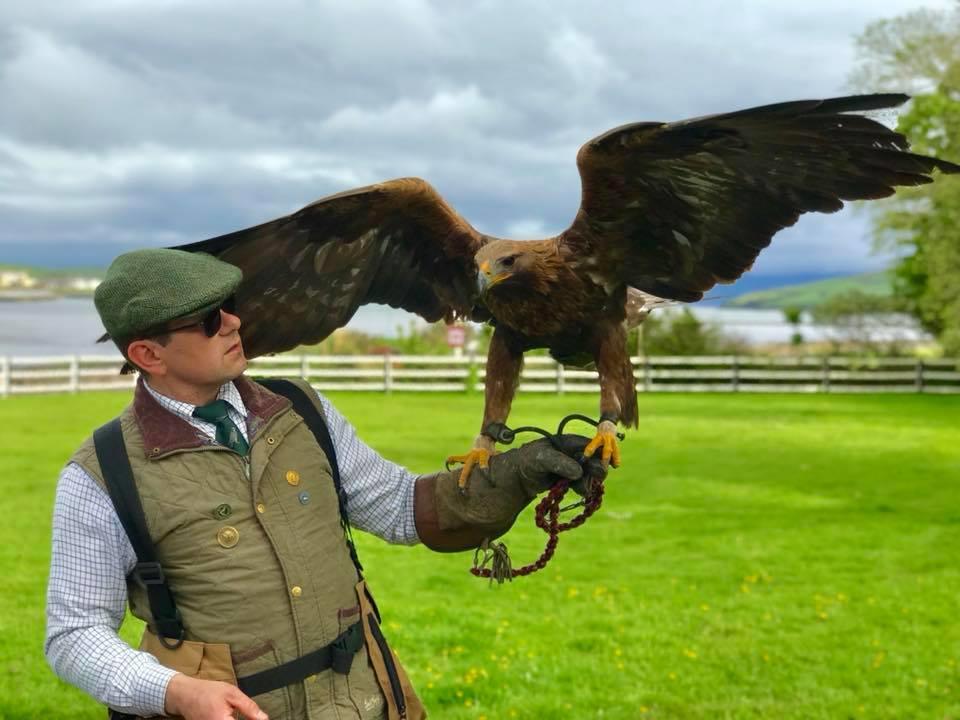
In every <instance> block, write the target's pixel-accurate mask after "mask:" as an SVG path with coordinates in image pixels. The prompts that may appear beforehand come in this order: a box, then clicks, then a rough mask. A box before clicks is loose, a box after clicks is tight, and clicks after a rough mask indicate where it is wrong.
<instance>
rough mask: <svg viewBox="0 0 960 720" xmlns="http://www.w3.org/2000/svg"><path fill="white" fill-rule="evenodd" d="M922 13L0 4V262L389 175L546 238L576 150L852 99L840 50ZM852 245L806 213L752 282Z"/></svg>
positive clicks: (859, 246) (242, 220) (861, 257)
mask: <svg viewBox="0 0 960 720" xmlns="http://www.w3.org/2000/svg"><path fill="white" fill-rule="evenodd" d="M927 4H928V5H931V4H932V5H934V6H946V5H947V4H948V3H947V1H946V0H943V2H937V3H927ZM914 5H915V3H914V2H912V1H911V0H884V1H874V0H857V1H856V2H848V3H837V2H834V1H832V0H829V1H828V0H819V1H817V2H813V1H811V2H806V3H794V4H786V3H765V2H761V1H760V0H757V1H755V2H743V3H739V4H735V5H733V6H731V5H725V6H720V5H718V4H716V3H713V2H708V1H707V0H696V1H691V2H676V3H672V4H656V5H654V4H650V3H614V2H609V3H600V4H597V3H594V4H590V5H588V4H586V3H577V2H573V1H572V0H567V1H566V2H550V3H547V2H543V1H538V2H530V3H507V2H484V3H445V2H426V1H420V2H415V1H410V0H407V1H403V2H392V3H380V2H376V3H375V2H351V3H342V2H333V1H332V0H330V1H328V2H317V3H306V2H298V1H295V0H287V1H285V2H275V3H271V5H270V6H269V11H267V10H265V7H266V6H264V5H263V4H262V3H259V2H256V3H255V2H225V1H223V0H208V1H207V2H178V1H173V0H165V1H164V2H152V3H147V2H119V1H116V0H95V1H94V0H78V1H77V2H73V3H70V4H69V5H63V4H62V3H56V4H54V3H52V2H46V1H41V2H33V3H29V4H28V3H26V2H22V3H14V4H11V3H7V4H5V5H4V8H3V9H2V10H0V27H4V28H7V29H6V30H5V31H2V32H0V97H2V98H3V99H4V112H3V113H0V212H2V214H3V216H4V223H3V226H2V227H0V252H2V243H4V242H13V241H21V242H22V241H25V240H26V241H36V242H54V241H70V242H77V243H83V242H93V241H94V240H96V241H103V240H112V241H114V242H116V244H117V247H118V250H119V249H120V248H122V247H129V246H133V245H142V244H171V242H183V241H187V240H192V239H199V238H202V237H206V236H209V235H214V234H219V233H221V232H226V231H229V230H232V229H236V228H239V227H243V226H245V225H249V224H252V223H256V222H260V221H263V220H266V219H268V218H271V217H275V216H277V215H279V214H282V213H286V212H290V211H292V210H294V209H296V208H298V207H300V206H302V205H303V204H305V203H307V202H309V201H311V200H314V199H316V198H318V197H321V196H323V195H326V194H329V193H332V192H336V191H339V190H342V189H346V188H348V187H352V186H356V185H361V184H366V183H369V182H374V181H377V180H380V179H385V178H388V177H397V176H402V175H420V176H422V177H425V178H427V179H428V180H429V181H430V182H432V183H433V184H434V185H436V186H437V188H438V189H439V190H440V191H441V193H443V194H444V196H445V197H447V198H448V200H449V201H450V202H451V203H453V204H454V205H455V206H456V207H457V208H458V210H460V212H461V213H462V214H463V215H464V216H465V217H467V218H468V219H469V220H470V221H471V222H472V223H473V224H474V225H476V226H477V227H478V228H480V229H481V230H483V231H486V232H490V233H494V234H501V235H509V234H510V232H511V231H518V230H519V231H521V232H523V233H525V234H529V233H534V232H537V231H538V230H541V229H542V230H544V231H547V232H555V231H557V230H559V229H562V228H563V227H566V225H567V224H568V223H569V221H570V220H571V218H572V217H573V215H574V213H575V212H576V208H577V204H578V201H579V179H578V176H577V172H576V167H575V163H574V159H575V154H576V151H577V148H578V147H579V146H580V145H581V144H582V143H583V142H585V141H586V140H587V139H589V138H590V137H593V136H595V135H597V134H599V133H601V132H603V131H605V130H607V129H609V128H610V127H613V126H616V125H619V124H622V123H626V122H631V121H636V120H650V119H658V120H671V119H679V118H682V117H687V116H691V115H700V114H706V113H712V112H722V111H726V110H732V109H736V108H739V107H746V106H749V105H752V104H757V103H764V102H775V101H778V100H785V99H793V98H797V97H810V96H823V95H829V94H833V93H838V92H842V91H843V90H844V83H845V80H846V76H847V73H848V71H849V69H850V67H851V63H852V60H853V43H852V35H853V34H854V33H857V32H859V31H860V30H862V29H863V27H864V26H865V25H866V24H867V23H868V22H869V21H871V20H874V19H878V18H880V17H886V16H892V15H895V14H899V13H901V12H903V11H905V10H907V9H911V8H912V7H913V6H914ZM866 232H867V222H866V220H865V219H864V218H863V217H860V216H856V217H854V216H850V217H849V218H848V213H847V211H844V212H843V213H840V214H838V215H836V216H832V217H829V218H824V219H817V220H816V221H812V219H811V218H804V219H802V220H801V222H800V224H799V225H798V226H797V228H795V229H792V230H791V231H788V233H784V234H783V237H778V238H777V240H776V241H775V243H774V246H773V247H772V248H770V249H769V250H768V251H766V252H765V253H764V255H762V256H761V261H760V262H759V263H758V268H757V271H758V272H767V271H770V272H772V271H774V270H777V269H780V268H789V269H795V268H797V267H798V266H800V265H803V267H804V269H815V268H820V267H822V268H827V269H834V268H839V267H842V269H844V270H856V269H858V268H860V267H867V266H870V265H871V264H872V263H876V262H878V260H877V259H875V258H870V257H869V242H868V241H865V240H864V237H865V234H866ZM171 239H172V240H171Z"/></svg>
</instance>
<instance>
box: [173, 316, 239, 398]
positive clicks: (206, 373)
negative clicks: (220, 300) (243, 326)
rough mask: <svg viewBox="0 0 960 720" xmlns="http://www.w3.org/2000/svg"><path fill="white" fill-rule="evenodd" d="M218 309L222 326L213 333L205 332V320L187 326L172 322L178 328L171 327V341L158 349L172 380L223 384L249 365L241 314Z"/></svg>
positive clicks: (200, 383) (192, 383)
mask: <svg viewBox="0 0 960 720" xmlns="http://www.w3.org/2000/svg"><path fill="white" fill-rule="evenodd" d="M219 313H220V319H219V325H220V326H219V328H217V329H216V331H215V332H214V334H213V335H212V336H208V335H207V333H206V332H205V329H204V323H203V322H197V323H194V324H190V325H187V326H185V327H181V326H180V323H176V322H175V323H171V327H175V328H179V329H176V330H173V331H171V332H170V333H169V338H170V339H169V342H167V344H166V345H165V346H163V347H162V348H160V349H159V350H158V355H159V356H160V358H161V359H162V360H163V364H164V366H165V372H164V374H165V375H167V377H168V379H169V380H176V381H179V382H182V383H186V384H189V385H194V386H210V385H222V384H223V383H225V382H227V381H229V380H233V379H234V378H236V377H238V376H239V375H240V374H242V373H243V371H244V370H246V369H247V357H246V355H245V354H244V352H243V343H242V341H241V340H240V332H239V330H240V318H239V317H237V316H236V315H234V314H233V313H232V312H229V311H227V310H225V309H224V308H220V309H219ZM207 325H208V326H209V325H210V323H209V322H208V323H207Z"/></svg>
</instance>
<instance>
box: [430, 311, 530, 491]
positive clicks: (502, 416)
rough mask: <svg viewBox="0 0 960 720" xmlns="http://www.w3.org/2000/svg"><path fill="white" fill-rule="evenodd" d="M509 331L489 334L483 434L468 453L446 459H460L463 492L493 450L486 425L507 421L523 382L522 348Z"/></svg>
mask: <svg viewBox="0 0 960 720" xmlns="http://www.w3.org/2000/svg"><path fill="white" fill-rule="evenodd" d="M507 335H508V332H507V331H504V330H502V329H501V328H500V327H497V328H495V329H494V331H493V337H492V338H490V349H489V351H488V352H487V368H486V377H485V379H484V406H483V422H482V423H481V424H480V434H479V435H477V438H476V439H475V440H474V441H473V447H472V448H471V449H470V450H469V452H467V453H466V454H465V455H451V456H450V457H448V458H447V462H448V463H451V462H461V463H463V468H462V469H461V470H460V479H459V480H458V482H457V484H458V485H459V487H460V490H461V492H466V489H467V483H468V481H469V479H470V473H471V472H472V471H473V468H474V467H476V466H479V467H480V468H481V469H482V470H485V469H486V468H487V462H488V461H489V459H490V456H491V455H492V454H493V453H494V448H495V446H496V442H495V440H494V439H493V438H492V437H490V436H489V435H487V434H486V430H487V426H489V425H490V423H492V422H500V423H506V421H507V416H508V415H509V414H510V405H511V403H512V402H513V395H514V393H516V391H517V385H519V384H520V370H521V369H522V368H523V352H522V351H516V350H513V349H511V347H510V343H508V338H507Z"/></svg>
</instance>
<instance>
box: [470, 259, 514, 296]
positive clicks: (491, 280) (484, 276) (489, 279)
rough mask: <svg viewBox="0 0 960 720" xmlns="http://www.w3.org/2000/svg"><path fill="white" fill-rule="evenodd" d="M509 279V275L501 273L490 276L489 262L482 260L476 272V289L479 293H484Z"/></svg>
mask: <svg viewBox="0 0 960 720" xmlns="http://www.w3.org/2000/svg"><path fill="white" fill-rule="evenodd" d="M508 277H510V273H508V272H502V273H500V274H499V275H496V276H494V275H492V273H491V272H490V261H489V260H484V261H483V262H482V263H480V269H479V270H478V271H477V287H479V288H480V293H481V294H482V293H485V292H486V291H487V290H489V289H490V288H492V287H493V286H494V285H496V284H497V283H498V282H502V281H503V280H506V279H507V278H508Z"/></svg>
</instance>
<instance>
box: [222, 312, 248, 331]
mask: <svg viewBox="0 0 960 720" xmlns="http://www.w3.org/2000/svg"><path fill="white" fill-rule="evenodd" d="M220 324H221V325H223V326H224V327H225V328H227V329H228V330H231V331H233V330H236V329H237V328H239V327H240V326H241V325H242V324H243V323H242V322H241V321H240V317H239V316H237V315H234V314H233V313H228V312H227V311H226V310H222V309H221V310H220Z"/></svg>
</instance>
